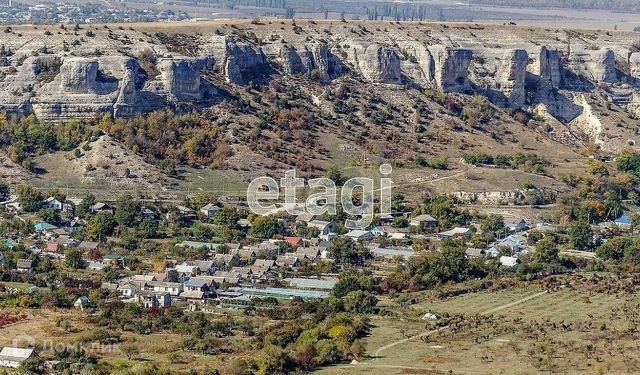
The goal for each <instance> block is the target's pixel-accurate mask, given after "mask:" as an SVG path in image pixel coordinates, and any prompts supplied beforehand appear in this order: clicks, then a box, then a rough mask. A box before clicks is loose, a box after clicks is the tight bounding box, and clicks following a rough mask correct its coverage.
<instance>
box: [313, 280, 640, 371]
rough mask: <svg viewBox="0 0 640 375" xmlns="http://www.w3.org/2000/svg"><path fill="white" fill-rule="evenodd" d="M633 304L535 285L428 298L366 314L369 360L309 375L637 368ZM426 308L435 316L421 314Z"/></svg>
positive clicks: (637, 300) (639, 299)
mask: <svg viewBox="0 0 640 375" xmlns="http://www.w3.org/2000/svg"><path fill="white" fill-rule="evenodd" d="M639 304H640V296H638V295H637V294H636V295H621V294H619V293H618V294H617V295H616V293H610V294H609V293H594V292H590V291H588V290H586V289H583V288H580V289H569V288H561V289H559V290H554V291H549V292H545V291H544V290H542V289H541V288H538V287H532V288H526V289H523V288H521V287H518V288H512V289H505V290H501V291H496V292H489V291H484V292H478V293H469V294H466V295H462V296H458V297H453V298H449V299H445V300H442V301H440V300H430V301H427V302H421V303H419V304H416V305H413V306H411V307H409V308H407V309H405V310H402V311H398V310H397V309H398V308H395V311H394V309H392V311H390V312H389V311H387V313H391V314H395V316H396V318H395V319H394V318H393V317H389V316H384V317H380V316H379V317H374V318H373V319H372V324H373V329H372V331H371V334H370V337H369V338H368V347H367V352H368V354H369V356H371V357H373V358H371V359H369V360H366V361H363V362H361V363H359V364H349V365H342V366H334V367H329V368H324V369H321V370H319V371H318V372H317V373H319V374H369V375H376V374H384V375H391V374H429V373H434V374H436V373H449V371H452V373H454V374H489V373H492V374H498V373H504V374H515V373H517V374H537V373H542V372H547V373H555V372H560V373H569V374H585V373H588V374H591V373H602V374H604V373H607V374H617V373H620V374H622V373H637V371H639V370H640V367H639V364H640V362H639V361H638V360H639V359H640V356H639V355H638V350H637V349H638V344H637V338H636V337H635V334H633V333H630V331H631V330H633V329H634V327H635V325H636V324H637V322H636V321H635V318H632V317H629V316H628V315H631V316H635V315H636V314H638V312H639V311H640V307H639ZM429 311H430V312H434V313H436V314H437V315H439V316H440V319H438V320H437V321H423V320H421V319H420V317H421V316H422V315H423V314H424V313H426V312H429ZM425 333H429V334H425Z"/></svg>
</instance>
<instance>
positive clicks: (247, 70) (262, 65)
mask: <svg viewBox="0 0 640 375" xmlns="http://www.w3.org/2000/svg"><path fill="white" fill-rule="evenodd" d="M225 43H226V50H225V54H226V62H225V64H224V67H225V68H224V69H225V79H226V81H227V82H228V83H236V84H240V85H243V84H246V83H247V82H249V81H251V80H252V78H253V77H256V76H260V75H262V74H263V73H264V71H265V70H266V69H267V68H268V64H267V61H266V59H265V57H264V54H263V53H262V51H261V50H260V49H259V48H255V47H253V46H251V45H249V44H247V43H241V42H235V41H230V40H228V39H225Z"/></svg>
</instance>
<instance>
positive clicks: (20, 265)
mask: <svg viewBox="0 0 640 375" xmlns="http://www.w3.org/2000/svg"><path fill="white" fill-rule="evenodd" d="M16 269H17V270H18V272H26V273H34V272H35V271H36V269H35V267H34V264H33V261H32V260H29V259H18V261H17V262H16Z"/></svg>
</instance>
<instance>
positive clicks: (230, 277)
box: [213, 271, 242, 285]
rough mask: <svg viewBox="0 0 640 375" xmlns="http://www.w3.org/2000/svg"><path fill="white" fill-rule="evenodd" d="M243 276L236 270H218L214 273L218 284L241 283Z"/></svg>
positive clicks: (214, 278)
mask: <svg viewBox="0 0 640 375" xmlns="http://www.w3.org/2000/svg"><path fill="white" fill-rule="evenodd" d="M241 278H242V275H241V274H240V273H238V272H234V271H231V272H229V271H216V272H215V273H214V274H213V280H214V281H215V282H216V284H218V285H221V284H231V285H237V284H239V283H240V279H241Z"/></svg>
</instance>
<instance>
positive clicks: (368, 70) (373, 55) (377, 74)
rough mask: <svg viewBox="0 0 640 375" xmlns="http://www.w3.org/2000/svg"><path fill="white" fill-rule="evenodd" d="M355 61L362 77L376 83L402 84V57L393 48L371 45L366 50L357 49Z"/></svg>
mask: <svg viewBox="0 0 640 375" xmlns="http://www.w3.org/2000/svg"><path fill="white" fill-rule="evenodd" d="M355 59H356V61H357V64H358V68H359V70H360V72H361V73H362V75H363V76H364V77H365V78H366V79H367V80H369V81H371V82H374V83H392V84H398V83H401V82H402V77H401V73H400V57H399V55H398V52H397V51H396V50H395V49H393V48H388V47H382V46H380V45H378V44H371V45H369V46H367V47H365V48H362V47H360V46H359V47H358V48H356V49H355Z"/></svg>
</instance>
